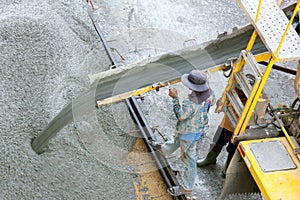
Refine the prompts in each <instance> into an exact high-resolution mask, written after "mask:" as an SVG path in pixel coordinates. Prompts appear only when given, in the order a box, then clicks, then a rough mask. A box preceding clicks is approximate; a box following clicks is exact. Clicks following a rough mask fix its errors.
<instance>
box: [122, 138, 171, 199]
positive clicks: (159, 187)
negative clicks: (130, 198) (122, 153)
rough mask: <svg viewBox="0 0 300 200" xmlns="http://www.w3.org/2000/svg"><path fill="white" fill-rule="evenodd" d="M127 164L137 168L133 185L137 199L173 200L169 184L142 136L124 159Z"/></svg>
mask: <svg viewBox="0 0 300 200" xmlns="http://www.w3.org/2000/svg"><path fill="white" fill-rule="evenodd" d="M123 164H124V165H125V166H131V167H132V168H134V169H135V175H136V176H134V177H133V181H132V182H133V187H134V189H135V195H136V200H144V199H157V200H172V199H173V198H172V196H171V195H169V194H168V193H167V185H166V184H165V182H164V180H163V178H162V177H161V175H160V173H159V171H158V169H157V166H156V165H155V162H154V161H153V158H152V156H151V154H150V153H148V150H147V147H146V145H145V143H144V141H143V139H142V138H138V139H137V140H136V142H135V144H134V145H133V147H132V151H131V152H130V153H129V154H128V155H127V156H126V158H125V159H124V161H123Z"/></svg>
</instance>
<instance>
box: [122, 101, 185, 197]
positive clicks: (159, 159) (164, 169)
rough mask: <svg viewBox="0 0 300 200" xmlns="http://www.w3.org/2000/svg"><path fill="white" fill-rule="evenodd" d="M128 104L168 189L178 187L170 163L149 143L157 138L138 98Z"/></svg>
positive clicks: (127, 102)
mask: <svg viewBox="0 0 300 200" xmlns="http://www.w3.org/2000/svg"><path fill="white" fill-rule="evenodd" d="M126 104H127V106H128V108H129V110H130V112H131V114H132V116H133V118H134V120H135V122H136V123H137V125H138V127H139V129H140V131H141V134H142V137H143V139H144V142H145V144H146V146H147V148H148V150H149V152H150V153H151V156H152V157H153V159H154V160H155V163H156V166H157V167H158V170H159V172H160V174H161V176H162V177H163V179H164V181H165V183H166V185H167V187H168V188H170V187H172V186H176V185H178V181H177V178H176V176H175V175H174V174H173V171H172V169H171V167H170V165H169V164H168V161H167V160H166V159H165V158H164V156H163V155H162V154H161V153H160V152H159V151H155V150H154V149H153V147H152V146H151V145H150V143H149V141H151V140H155V136H154V134H153V132H152V129H151V127H150V126H149V124H148V121H147V120H146V118H145V116H144V114H143V112H142V110H141V108H140V106H139V104H138V102H137V100H136V98H135V97H131V98H129V99H126ZM175 199H178V200H186V196H185V195H181V196H178V197H175Z"/></svg>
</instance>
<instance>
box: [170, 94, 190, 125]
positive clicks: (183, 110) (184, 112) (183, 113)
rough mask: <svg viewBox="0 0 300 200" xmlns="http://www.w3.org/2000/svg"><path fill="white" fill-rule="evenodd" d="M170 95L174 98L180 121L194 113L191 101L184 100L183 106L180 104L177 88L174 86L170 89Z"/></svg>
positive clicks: (175, 111)
mask: <svg viewBox="0 0 300 200" xmlns="http://www.w3.org/2000/svg"><path fill="white" fill-rule="evenodd" d="M169 96H170V97H172V98H173V110H174V113H175V115H176V118H177V119H178V120H179V121H182V120H184V119H187V118H188V117H189V116H191V114H192V113H193V109H192V108H191V102H189V101H183V102H182V106H180V104H179V100H178V95H177V90H176V89H175V88H172V89H170V90H169Z"/></svg>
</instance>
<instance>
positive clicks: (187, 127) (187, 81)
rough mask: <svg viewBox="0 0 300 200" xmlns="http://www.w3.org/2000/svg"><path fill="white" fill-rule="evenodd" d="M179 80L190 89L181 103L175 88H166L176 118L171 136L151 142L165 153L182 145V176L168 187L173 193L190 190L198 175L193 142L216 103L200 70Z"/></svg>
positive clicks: (180, 193) (195, 140) (199, 134)
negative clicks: (176, 184) (170, 139)
mask: <svg viewBox="0 0 300 200" xmlns="http://www.w3.org/2000/svg"><path fill="white" fill-rule="evenodd" d="M181 81H182V83H183V85H185V86H186V87H188V88H189V89H190V90H191V91H192V93H191V94H189V95H188V97H187V98H186V99H185V100H184V101H183V102H182V104H181V105H180V104H179V100H178V95H177V90H176V89H175V88H172V89H170V90H169V96H170V97H171V98H172V99H173V110H174V113H175V115H176V118H177V119H178V121H177V125H176V132H175V136H174V140H173V141H167V142H165V143H163V144H156V143H152V144H153V146H154V147H156V148H157V149H159V150H160V151H161V152H162V153H163V154H164V155H169V154H171V153H173V152H174V151H175V150H177V149H178V148H179V147H180V149H181V156H180V158H181V161H182V170H180V171H179V173H180V175H181V177H182V180H181V183H180V185H178V186H174V187H172V188H169V189H168V193H169V194H171V195H172V196H179V195H182V194H191V193H192V190H193V187H194V183H195V178H196V175H197V165H196V161H197V151H196V144H197V142H198V141H199V138H200V136H201V135H202V134H203V133H204V130H205V126H206V125H207V123H208V116H207V113H208V111H209V108H210V106H211V105H213V104H214V103H215V98H214V94H213V91H212V90H211V89H210V87H209V84H208V81H207V76H206V75H205V74H204V73H202V72H201V71H200V70H193V71H191V72H190V73H189V74H184V75H183V76H182V77H181Z"/></svg>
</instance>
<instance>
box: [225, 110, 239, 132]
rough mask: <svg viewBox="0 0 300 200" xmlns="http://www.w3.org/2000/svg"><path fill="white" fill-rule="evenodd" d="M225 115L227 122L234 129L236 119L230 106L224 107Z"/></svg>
mask: <svg viewBox="0 0 300 200" xmlns="http://www.w3.org/2000/svg"><path fill="white" fill-rule="evenodd" d="M225 115H226V116H227V117H228V119H229V122H230V124H231V126H232V128H233V129H234V128H235V127H236V125H237V123H238V119H237V117H236V116H235V114H234V112H233V110H232V108H231V107H228V106H226V107H225Z"/></svg>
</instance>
